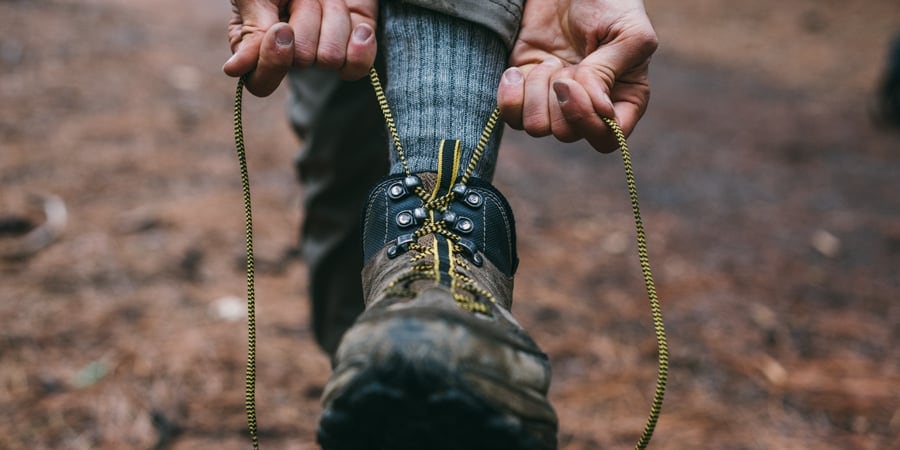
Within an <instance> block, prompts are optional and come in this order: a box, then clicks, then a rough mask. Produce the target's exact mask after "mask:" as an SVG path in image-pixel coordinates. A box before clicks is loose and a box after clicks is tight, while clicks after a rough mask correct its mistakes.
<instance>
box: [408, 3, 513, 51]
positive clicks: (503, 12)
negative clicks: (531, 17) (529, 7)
mask: <svg viewBox="0 0 900 450" xmlns="http://www.w3.org/2000/svg"><path fill="white" fill-rule="evenodd" d="M400 1H402V2H403V3H409V4H412V5H416V6H419V7H422V8H426V9H430V10H432V11H434V12H437V13H441V14H446V15H448V16H451V17H456V18H457V19H463V20H466V21H469V22H473V23H476V24H478V25H481V26H483V27H485V28H487V29H489V30H491V31H493V32H494V33H497V35H498V36H499V37H500V39H502V40H503V42H504V43H505V44H506V47H507V48H510V49H511V48H512V47H513V43H514V42H515V40H516V35H517V34H519V24H521V23H522V11H523V10H524V8H525V0H400Z"/></svg>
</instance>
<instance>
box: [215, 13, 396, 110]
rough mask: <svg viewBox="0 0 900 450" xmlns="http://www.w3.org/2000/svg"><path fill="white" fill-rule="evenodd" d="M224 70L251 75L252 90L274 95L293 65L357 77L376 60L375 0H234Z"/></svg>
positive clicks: (250, 89) (257, 93) (253, 92)
mask: <svg viewBox="0 0 900 450" xmlns="http://www.w3.org/2000/svg"><path fill="white" fill-rule="evenodd" d="M231 7H232V11H233V16H232V18H231V21H230V22H229V24H228V40H229V42H230V43H231V52H232V53H233V55H232V56H231V58H230V59H229V60H228V61H227V62H225V66H224V67H223V68H222V70H224V71H225V73H226V74H228V75H230V76H233V77H240V76H243V75H245V74H248V73H249V74H250V76H249V77H248V79H247V89H248V90H249V91H250V93H252V94H253V95H257V96H260V97H265V96H267V95H269V94H271V93H272V92H273V91H275V89H276V88H277V87H278V85H279V84H280V83H281V80H282V79H283V78H284V76H285V74H287V72H288V70H289V69H290V68H291V67H311V66H315V67H321V68H325V69H333V70H336V71H339V72H340V75H341V77H343V78H345V79H358V78H361V77H362V76H364V75H365V74H366V73H368V71H369V67H371V66H372V64H373V63H374V61H375V52H376V50H377V44H376V42H375V24H376V15H377V14H378V2H377V0H293V1H290V0H231Z"/></svg>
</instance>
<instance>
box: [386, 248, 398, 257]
mask: <svg viewBox="0 0 900 450" xmlns="http://www.w3.org/2000/svg"><path fill="white" fill-rule="evenodd" d="M399 255H400V247H397V246H396V245H392V246H390V247H388V249H387V257H388V259H394V258H396V257H397V256H399Z"/></svg>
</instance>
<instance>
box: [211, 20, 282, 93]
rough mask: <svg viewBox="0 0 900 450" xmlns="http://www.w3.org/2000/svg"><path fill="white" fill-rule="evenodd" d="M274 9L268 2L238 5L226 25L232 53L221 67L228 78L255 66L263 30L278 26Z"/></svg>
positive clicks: (248, 70)
mask: <svg viewBox="0 0 900 450" xmlns="http://www.w3.org/2000/svg"><path fill="white" fill-rule="evenodd" d="M278 21H279V20H278V9H277V7H276V6H275V5H272V4H271V3H253V4H252V5H249V6H244V4H243V3H242V4H241V5H240V6H238V5H237V4H236V3H235V6H234V14H233V17H232V19H231V21H230V22H229V24H228V41H229V44H230V45H231V52H232V53H233V54H232V55H231V57H230V58H229V59H228V61H226V62H225V64H224V65H223V66H222V70H223V71H224V72H225V73H226V74H227V75H229V76H232V77H239V76H242V75H244V74H246V73H248V72H250V71H251V70H253V69H254V68H255V67H256V64H257V62H258V60H259V48H260V45H262V40H263V36H264V35H265V33H266V31H267V30H268V29H269V28H270V27H271V26H272V25H275V24H276V23H278Z"/></svg>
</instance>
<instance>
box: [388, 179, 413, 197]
mask: <svg viewBox="0 0 900 450" xmlns="http://www.w3.org/2000/svg"><path fill="white" fill-rule="evenodd" d="M408 193H409V191H407V190H406V187H405V186H404V185H403V183H401V182H399V181H398V182H396V183H393V184H391V185H390V186H389V187H388V189H387V194H388V197H390V198H391V199H392V200H400V199H401V198H403V197H406V194H408Z"/></svg>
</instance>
